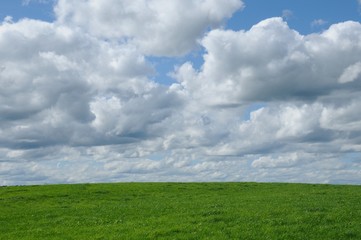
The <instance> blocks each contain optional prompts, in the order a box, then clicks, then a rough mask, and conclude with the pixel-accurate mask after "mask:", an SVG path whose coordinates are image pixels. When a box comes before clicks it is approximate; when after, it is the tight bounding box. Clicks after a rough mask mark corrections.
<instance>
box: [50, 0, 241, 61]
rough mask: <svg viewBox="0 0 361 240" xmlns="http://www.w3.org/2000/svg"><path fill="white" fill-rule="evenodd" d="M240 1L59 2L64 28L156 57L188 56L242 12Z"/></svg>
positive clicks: (92, 0) (58, 7) (58, 14)
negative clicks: (124, 41)
mask: <svg viewBox="0 0 361 240" xmlns="http://www.w3.org/2000/svg"><path fill="white" fill-rule="evenodd" d="M242 6H243V3H242V2H241V1H240V0H231V1H227V2H220V1H215V0H196V1H191V0H185V1H184V0H175V1H167V0H161V1H159V0H156V1H155V0H151V1H145V0H136V1H131V2H123V1H114V0H106V1H96V0H90V1H85V0H81V1H76V3H74V1H69V0H60V1H58V3H57V5H56V7H55V12H56V15H57V19H58V20H57V21H58V22H59V23H61V24H67V25H72V26H74V25H75V26H79V27H82V28H84V29H86V30H87V31H88V32H89V33H90V34H93V35H95V36H98V37H102V38H109V39H119V38H125V39H127V40H128V41H130V42H132V43H134V44H135V45H137V46H138V47H139V48H140V49H141V51H142V52H144V53H146V54H148V55H156V56H178V55H184V54H186V53H188V52H189V51H190V50H192V49H193V48H194V47H195V45H196V43H197V40H198V39H199V38H201V37H202V35H203V33H204V32H205V31H206V30H207V28H210V27H216V26H219V25H220V24H222V23H223V21H224V20H225V19H226V18H230V17H231V16H232V14H233V13H234V12H235V11H237V10H238V9H240V8H241V7H242Z"/></svg>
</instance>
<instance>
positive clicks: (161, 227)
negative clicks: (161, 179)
mask: <svg viewBox="0 0 361 240" xmlns="http://www.w3.org/2000/svg"><path fill="white" fill-rule="evenodd" d="M0 239H4V240H5V239H6V240H10V239H59V240H60V239H62V240H64V239H217V240H219V239H263V240H265V239H317V240H320V239H335V240H336V239H337V240H340V239H361V186H349V185H319V184H285V183H113V184H74V185H70V184H69V185H44V186H10V187H0Z"/></svg>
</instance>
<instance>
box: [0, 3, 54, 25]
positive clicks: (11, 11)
mask: <svg viewBox="0 0 361 240" xmlns="http://www.w3.org/2000/svg"><path fill="white" fill-rule="evenodd" d="M53 7H54V1H53V0H47V1H45V0H43V1H40V0H33V1H30V0H28V1H25V0H2V1H1V8H0V21H3V20H4V19H5V18H6V17H8V16H10V17H12V20H13V21H14V22H16V21H18V20H20V19H23V18H29V19H37V20H42V21H47V22H53V21H54V20H55V15H54V11H53Z"/></svg>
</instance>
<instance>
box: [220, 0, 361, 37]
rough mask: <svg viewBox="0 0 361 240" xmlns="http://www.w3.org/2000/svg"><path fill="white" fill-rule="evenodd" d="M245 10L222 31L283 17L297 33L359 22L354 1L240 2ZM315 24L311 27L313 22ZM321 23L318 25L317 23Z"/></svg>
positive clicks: (293, 0)
mask: <svg viewBox="0 0 361 240" xmlns="http://www.w3.org/2000/svg"><path fill="white" fill-rule="evenodd" d="M244 2H245V8H244V9H243V10H242V11H238V12H236V13H235V14H234V16H233V17H232V18H231V19H230V20H229V21H228V22H227V26H226V28H228V29H233V30H236V31H238V30H248V29H250V28H251V27H252V26H253V25H255V24H257V23H258V22H260V21H262V20H264V19H267V18H271V17H283V18H284V20H285V21H287V23H288V25H289V26H290V28H292V29H295V30H296V31H298V32H300V33H301V34H310V33H312V32H319V31H322V30H324V29H327V28H328V27H329V26H330V25H331V24H334V23H338V22H344V21H348V20H353V21H360V19H361V14H360V11H359V9H360V8H359V5H358V3H357V0H346V1H345V0H332V1H330V0H317V1H314V0H292V1H290V0H273V1H269V0H244ZM317 20H322V21H319V22H318V23H319V24H315V21H317ZM321 23H322V24H321Z"/></svg>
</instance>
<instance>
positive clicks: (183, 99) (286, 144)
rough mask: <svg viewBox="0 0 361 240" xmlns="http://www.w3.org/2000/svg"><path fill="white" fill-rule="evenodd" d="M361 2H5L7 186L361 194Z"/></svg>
mask: <svg viewBox="0 0 361 240" xmlns="http://www.w3.org/2000/svg"><path fill="white" fill-rule="evenodd" d="M360 19H361V1H357V0H346V1H345V0H342V1H341V0H333V1H329V0H318V1H313V0H294V1H289V0H273V1H269V0H243V1H241V0H227V1H223V0H172V1H169V0H132V1H126V0H102V1H100V0H76V1H74V0H58V1H56V0H3V1H1V3H0V185H17V184H48V183H75V182H116V181H262V182H274V181H277V182H306V183H310V182H312V183H347V184H361V23H360Z"/></svg>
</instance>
